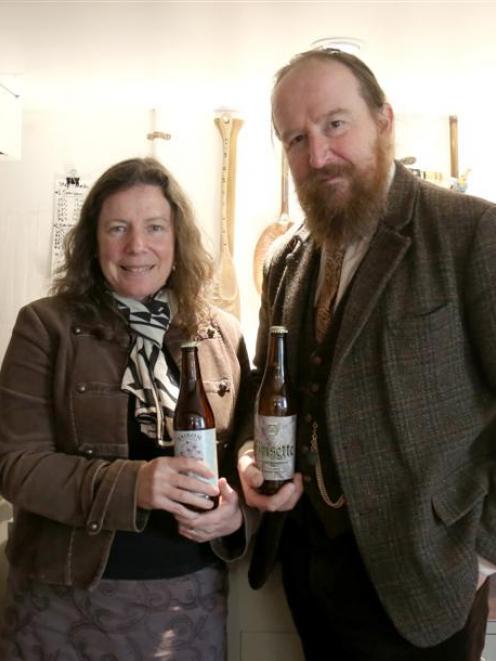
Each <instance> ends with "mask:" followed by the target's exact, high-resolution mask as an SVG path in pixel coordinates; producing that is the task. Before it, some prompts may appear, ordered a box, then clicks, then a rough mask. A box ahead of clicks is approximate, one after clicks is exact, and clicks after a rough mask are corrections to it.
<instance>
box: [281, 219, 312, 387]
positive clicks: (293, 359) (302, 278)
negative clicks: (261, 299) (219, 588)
mask: <svg viewBox="0 0 496 661" xmlns="http://www.w3.org/2000/svg"><path fill="white" fill-rule="evenodd" d="M293 240H294V248H293V249H292V250H291V252H289V253H288V254H287V255H286V267H285V274H284V277H283V278H282V283H284V287H280V289H279V291H278V292H277V294H276V299H275V309H276V310H281V315H280V318H281V323H282V324H283V325H284V326H286V327H287V329H288V369H289V372H290V374H296V373H297V367H298V341H299V338H300V331H301V326H302V324H303V321H304V315H305V310H306V306H307V304H308V299H309V298H311V297H313V293H312V292H311V291H309V289H310V282H311V277H310V273H311V266H312V259H313V256H314V254H315V248H314V243H313V241H311V240H310V235H309V233H308V231H307V229H306V228H303V229H302V230H300V231H299V232H298V234H296V235H295V237H294V239H293Z"/></svg>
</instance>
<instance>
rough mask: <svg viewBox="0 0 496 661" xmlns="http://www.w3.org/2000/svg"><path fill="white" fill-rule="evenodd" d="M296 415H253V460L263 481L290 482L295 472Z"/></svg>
mask: <svg viewBox="0 0 496 661" xmlns="http://www.w3.org/2000/svg"><path fill="white" fill-rule="evenodd" d="M295 447H296V415H288V416H282V417H278V416H274V415H258V414H257V415H255V458H256V461H257V465H258V467H259V468H260V470H261V471H262V473H263V476H264V479H265V480H270V481H273V480H275V481H278V480H281V481H282V480H290V479H291V478H292V477H293V475H294V470H295Z"/></svg>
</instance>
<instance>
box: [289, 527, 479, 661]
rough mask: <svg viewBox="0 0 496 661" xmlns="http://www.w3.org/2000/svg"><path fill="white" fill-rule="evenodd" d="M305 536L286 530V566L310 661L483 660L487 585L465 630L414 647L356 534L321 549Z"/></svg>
mask: <svg viewBox="0 0 496 661" xmlns="http://www.w3.org/2000/svg"><path fill="white" fill-rule="evenodd" d="M288 526H289V528H290V529H291V527H292V524H291V523H289V524H288ZM301 533H302V531H301V529H299V527H298V526H297V529H296V530H294V531H293V533H291V532H289V533H288V531H287V530H286V531H285V534H284V536H283V542H282V544H281V548H282V556H281V561H282V577H283V584H284V589H285V591H286V596H287V600H288V604H289V608H290V610H291V613H292V615H293V619H294V622H295V625H296V628H297V631H298V633H299V636H300V638H301V642H302V645H303V649H304V653H305V659H306V661H480V658H481V653H482V650H483V648H484V639H485V632H486V623H487V616H488V592H489V588H488V581H486V583H485V585H483V586H482V587H481V588H480V589H479V591H478V592H477V594H476V597H475V601H474V604H473V606H472V609H471V611H470V615H469V618H468V620H467V623H466V625H465V627H464V628H463V629H462V630H461V631H458V632H457V633H455V634H454V635H453V636H451V638H449V639H448V640H445V641H444V642H442V643H440V644H439V645H435V646H434V647H428V648H419V647H415V646H414V645H412V644H411V643H410V642H408V641H407V640H405V639H404V638H403V637H402V636H400V634H399V633H398V632H397V630H396V629H395V627H394V625H393V624H392V622H391V620H390V618H389V617H388V615H387V613H386V612H385V611H384V609H383V607H382V605H381V602H380V601H379V599H378V597H377V594H376V592H375V589H374V587H373V585H372V583H371V581H370V579H369V577H368V575H367V572H366V570H365V567H364V565H363V562H362V560H361V557H360V554H359V552H358V549H357V547H356V543H355V540H354V537H353V535H352V534H351V533H349V534H345V535H342V536H340V537H338V538H336V539H335V540H332V541H330V542H329V543H328V544H327V545H326V547H325V548H319V549H316V548H315V547H314V548H312V547H311V543H310V540H309V537H308V536H307V535H302V534H301Z"/></svg>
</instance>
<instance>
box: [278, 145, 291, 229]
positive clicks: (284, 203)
mask: <svg viewBox="0 0 496 661" xmlns="http://www.w3.org/2000/svg"><path fill="white" fill-rule="evenodd" d="M288 217H289V206H288V159H287V157H286V152H285V151H284V149H281V213H280V216H279V220H287V219H288Z"/></svg>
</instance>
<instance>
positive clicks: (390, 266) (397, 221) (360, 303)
mask: <svg viewBox="0 0 496 661" xmlns="http://www.w3.org/2000/svg"><path fill="white" fill-rule="evenodd" d="M416 191H417V181H416V179H415V176H414V175H413V174H411V173H410V172H408V171H407V170H406V168H404V167H403V166H401V165H400V164H398V163H396V173H395V176H394V180H393V183H392V185H391V189H390V192H389V199H388V209H387V212H386V215H385V217H384V218H383V220H382V221H381V223H380V225H379V227H378V229H377V231H376V233H375V235H374V237H373V239H372V241H371V244H370V248H369V250H368V252H367V254H366V255H365V257H364V258H363V261H362V263H361V265H360V267H359V269H358V271H357V273H356V276H355V278H354V280H353V282H352V284H351V290H350V295H349V296H348V297H347V302H346V307H345V309H344V313H343V318H342V322H341V327H340V329H339V334H338V337H337V340H336V346H335V350H334V360H333V369H332V372H331V381H334V378H335V376H336V375H337V373H338V372H339V367H340V365H341V364H342V362H343V360H344V359H345V358H346V356H347V355H348V353H349V352H350V349H351V348H352V346H353V344H354V343H355V342H356V339H357V338H358V336H359V335H360V333H361V332H362V330H363V327H364V326H365V324H366V322H367V320H368V319H369V317H370V315H371V313H372V312H373V310H374V308H375V306H376V305H377V303H378V301H379V299H380V297H381V295H382V293H383V291H384V288H385V287H386V285H387V283H388V282H389V280H390V279H391V277H392V275H393V274H394V272H395V271H396V269H397V268H398V266H399V264H400V263H401V260H402V259H403V257H404V255H405V254H406V252H407V250H408V248H409V246H410V243H411V239H410V237H409V236H407V235H405V234H403V233H402V232H401V230H402V229H403V228H404V227H405V226H406V225H408V224H409V223H410V221H411V218H412V215H413V208H414V204H415V196H416Z"/></svg>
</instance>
